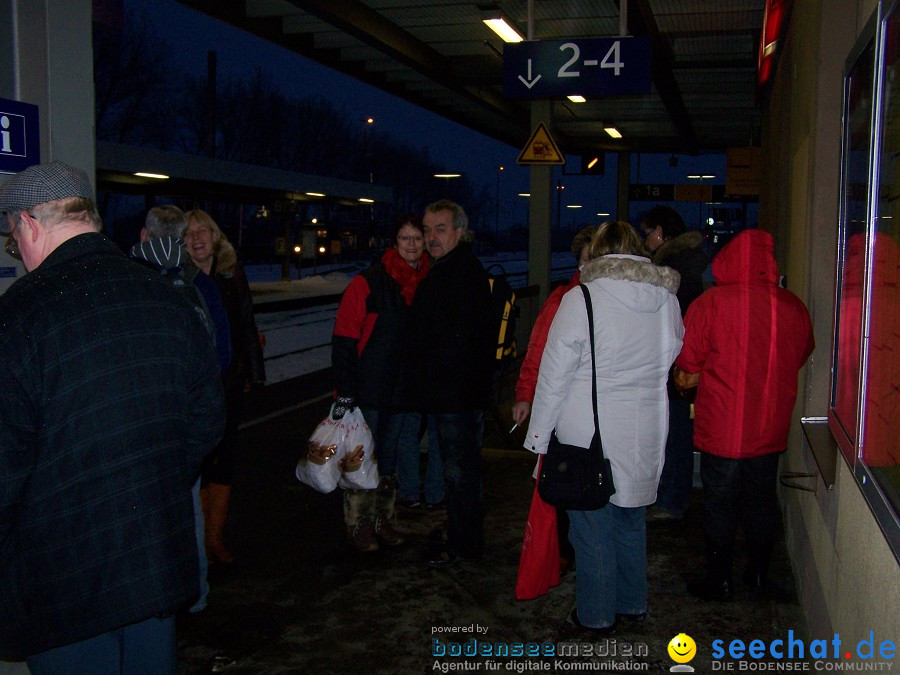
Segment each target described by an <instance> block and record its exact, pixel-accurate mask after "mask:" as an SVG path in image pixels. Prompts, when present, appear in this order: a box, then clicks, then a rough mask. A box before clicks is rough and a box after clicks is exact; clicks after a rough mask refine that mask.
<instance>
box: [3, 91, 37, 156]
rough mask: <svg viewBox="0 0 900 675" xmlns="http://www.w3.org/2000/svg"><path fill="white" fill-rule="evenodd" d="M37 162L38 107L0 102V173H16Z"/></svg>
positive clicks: (15, 102) (28, 104) (8, 101)
mask: <svg viewBox="0 0 900 675" xmlns="http://www.w3.org/2000/svg"><path fill="white" fill-rule="evenodd" d="M40 161H41V135H40V129H39V127H38V107H37V106H36V105H32V104H30V103H21V102H20V101H10V100H7V99H5V98H0V173H19V171H22V170H24V169H27V168H28V167H29V166H32V165H33V164H40Z"/></svg>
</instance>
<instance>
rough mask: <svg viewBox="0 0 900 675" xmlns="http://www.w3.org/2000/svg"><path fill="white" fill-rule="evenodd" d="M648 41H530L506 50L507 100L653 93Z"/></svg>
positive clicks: (608, 39)
mask: <svg viewBox="0 0 900 675" xmlns="http://www.w3.org/2000/svg"><path fill="white" fill-rule="evenodd" d="M650 54H651V50H650V38H648V37H603V38H573V39H569V40H530V41H526V42H518V43H515V44H508V45H505V46H504V48H503V95H504V96H506V98H516V99H535V98H556V97H561V96H572V95H575V94H581V95H582V96H616V95H620V94H648V93H650Z"/></svg>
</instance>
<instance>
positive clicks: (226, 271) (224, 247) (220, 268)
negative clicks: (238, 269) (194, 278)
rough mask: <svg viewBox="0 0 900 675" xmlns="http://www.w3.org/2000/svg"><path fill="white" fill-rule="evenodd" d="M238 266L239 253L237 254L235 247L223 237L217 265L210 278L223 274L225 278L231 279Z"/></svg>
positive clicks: (214, 265) (218, 251)
mask: <svg viewBox="0 0 900 675" xmlns="http://www.w3.org/2000/svg"><path fill="white" fill-rule="evenodd" d="M236 264H237V253H235V250H234V246H232V245H231V242H230V241H228V240H227V239H225V237H224V236H223V237H222V240H221V241H220V242H219V247H218V250H217V251H216V258H215V263H214V264H213V268H212V270H211V274H210V276H213V275H215V274H221V275H222V276H223V277H231V276H233V275H234V266H235V265H236Z"/></svg>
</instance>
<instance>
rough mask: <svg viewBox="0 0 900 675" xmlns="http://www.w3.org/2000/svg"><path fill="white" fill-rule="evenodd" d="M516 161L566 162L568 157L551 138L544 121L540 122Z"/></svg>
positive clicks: (537, 162) (531, 162)
mask: <svg viewBox="0 0 900 675" xmlns="http://www.w3.org/2000/svg"><path fill="white" fill-rule="evenodd" d="M516 162H517V163H519V164H565V163H566V158H565V157H563V154H562V153H561V152H560V151H559V148H558V147H556V143H554V142H553V139H552V138H550V132H549V131H547V127H545V126H544V123H543V122H539V123H538V126H537V129H535V130H534V133H533V134H531V138H529V139H528V143H526V144H525V148H524V149H523V150H522V152H520V153H519V158H518V159H517V160H516Z"/></svg>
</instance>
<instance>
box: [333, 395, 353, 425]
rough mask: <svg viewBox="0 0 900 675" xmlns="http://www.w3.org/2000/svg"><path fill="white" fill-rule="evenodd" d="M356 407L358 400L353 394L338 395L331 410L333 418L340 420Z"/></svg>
mask: <svg viewBox="0 0 900 675" xmlns="http://www.w3.org/2000/svg"><path fill="white" fill-rule="evenodd" d="M355 407H356V400H355V399H354V398H353V397H352V396H338V397H337V399H335V401H334V408H332V410H331V419H333V420H339V419H342V418H343V417H344V415H346V414H347V413H348V412H350V411H351V410H353V409H354V408H355Z"/></svg>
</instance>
